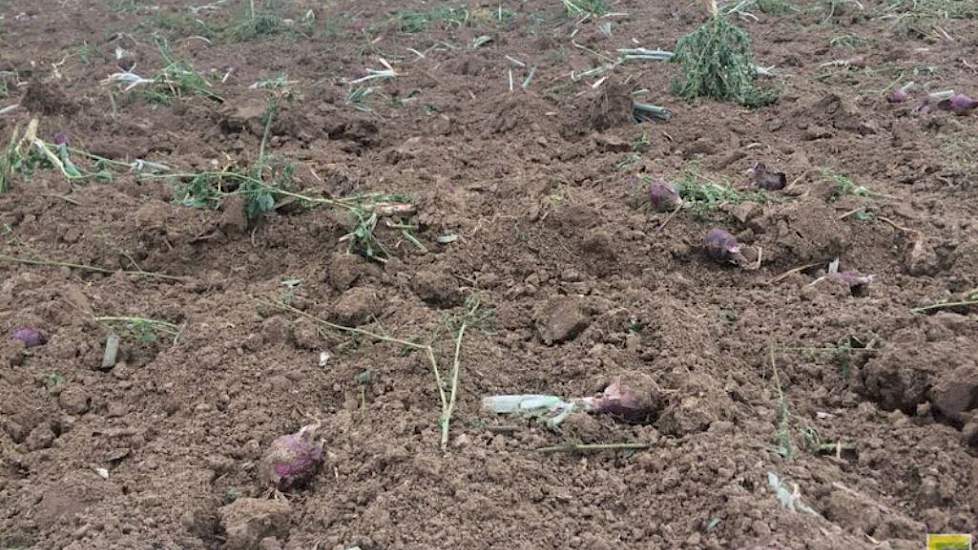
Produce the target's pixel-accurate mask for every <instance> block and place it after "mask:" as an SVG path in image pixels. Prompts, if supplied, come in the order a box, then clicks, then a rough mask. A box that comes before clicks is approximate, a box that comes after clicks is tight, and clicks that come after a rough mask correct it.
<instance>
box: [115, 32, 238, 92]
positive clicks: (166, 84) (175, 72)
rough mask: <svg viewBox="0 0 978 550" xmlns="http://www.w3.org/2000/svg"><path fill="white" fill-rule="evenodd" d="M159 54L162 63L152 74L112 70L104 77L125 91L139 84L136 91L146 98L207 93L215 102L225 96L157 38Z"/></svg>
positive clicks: (164, 42) (163, 41)
mask: <svg viewBox="0 0 978 550" xmlns="http://www.w3.org/2000/svg"><path fill="white" fill-rule="evenodd" d="M156 44H157V47H158V48H159V51H160V57H162V58H163V62H164V63H165V65H164V67H163V68H162V69H160V71H159V73H157V74H156V75H155V76H153V77H152V78H143V77H142V76H139V75H138V74H136V73H134V72H132V71H131V70H130V71H122V72H118V73H113V74H111V75H109V76H108V78H106V79H105V83H107V84H118V85H119V86H121V87H122V89H123V90H124V91H127V92H128V91H131V90H133V89H136V88H138V91H139V92H140V93H141V94H142V95H143V96H144V97H145V98H146V99H147V100H149V101H152V102H155V103H160V104H164V105H166V104H169V103H170V102H171V101H172V100H173V99H176V98H182V97H186V96H190V95H198V96H202V97H206V98H208V99H211V100H213V101H216V102H218V103H223V102H224V98H223V97H221V96H219V95H218V94H217V93H215V92H214V91H213V89H212V86H211V84H210V82H208V81H207V79H206V78H204V77H203V76H201V74H200V73H198V72H197V71H195V70H194V68H193V66H192V65H191V64H190V63H189V62H186V61H183V60H180V59H177V58H176V57H174V55H173V52H172V51H171V50H170V47H169V45H168V44H167V42H166V41H165V40H163V39H157V42H156Z"/></svg>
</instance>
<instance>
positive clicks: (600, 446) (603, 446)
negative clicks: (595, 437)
mask: <svg viewBox="0 0 978 550" xmlns="http://www.w3.org/2000/svg"><path fill="white" fill-rule="evenodd" d="M650 447H652V445H650V444H648V443H591V444H585V443H577V444H569V445H554V446H552V447H540V448H539V449H536V451H537V452H539V453H567V452H571V453H573V452H579V451H603V450H621V449H648V448H650Z"/></svg>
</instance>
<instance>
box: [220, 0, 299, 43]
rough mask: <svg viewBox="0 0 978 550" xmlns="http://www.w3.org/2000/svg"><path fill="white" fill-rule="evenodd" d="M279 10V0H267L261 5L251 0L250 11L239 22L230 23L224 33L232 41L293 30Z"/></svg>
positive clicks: (243, 40) (253, 38) (242, 40)
mask: <svg viewBox="0 0 978 550" xmlns="http://www.w3.org/2000/svg"><path fill="white" fill-rule="evenodd" d="M279 11H280V10H279V8H278V5H277V2H274V1H273V0H265V1H264V2H263V3H262V4H261V5H260V6H256V5H255V0H249V2H248V11H247V12H245V13H244V14H243V15H242V16H241V18H240V19H241V20H240V21H239V22H238V23H235V24H232V25H230V26H229V27H228V28H227V29H226V30H225V33H224V34H225V35H226V36H227V37H228V38H229V39H230V40H232V41H236V42H246V41H248V40H255V39H257V38H261V37H264V36H272V35H276V34H281V33H283V32H286V31H289V30H291V29H290V27H289V25H286V24H285V20H284V19H283V18H282V17H281V16H280V15H279Z"/></svg>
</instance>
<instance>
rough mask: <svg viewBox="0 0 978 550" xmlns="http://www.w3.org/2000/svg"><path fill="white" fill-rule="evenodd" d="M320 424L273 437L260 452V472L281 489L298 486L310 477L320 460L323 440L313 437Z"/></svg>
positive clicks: (321, 460)
mask: <svg viewBox="0 0 978 550" xmlns="http://www.w3.org/2000/svg"><path fill="white" fill-rule="evenodd" d="M318 432H319V424H310V425H308V426H303V427H302V428H301V429H300V430H299V431H298V432H296V433H294V434H289V435H283V436H282V437H279V438H277V439H276V440H275V441H272V444H271V445H270V446H269V448H268V450H267V451H265V454H264V455H263V456H262V459H261V463H260V468H259V473H260V475H261V476H262V478H263V480H264V481H265V482H267V483H269V484H271V485H274V486H275V487H276V488H278V489H280V490H284V489H289V488H292V487H299V486H301V485H303V484H305V483H306V482H308V481H309V480H310V479H312V478H313V477H314V476H315V475H316V472H317V471H318V470H319V466H320V465H321V464H322V463H323V442H322V441H316V436H317V435H318Z"/></svg>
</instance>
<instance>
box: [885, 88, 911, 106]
mask: <svg viewBox="0 0 978 550" xmlns="http://www.w3.org/2000/svg"><path fill="white" fill-rule="evenodd" d="M908 99H910V94H908V93H907V91H906V90H904V89H903V88H896V89H894V90H893V91H892V92H890V95H888V96H886V100H887V101H889V102H890V103H903V102H904V101H906V100H908Z"/></svg>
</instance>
